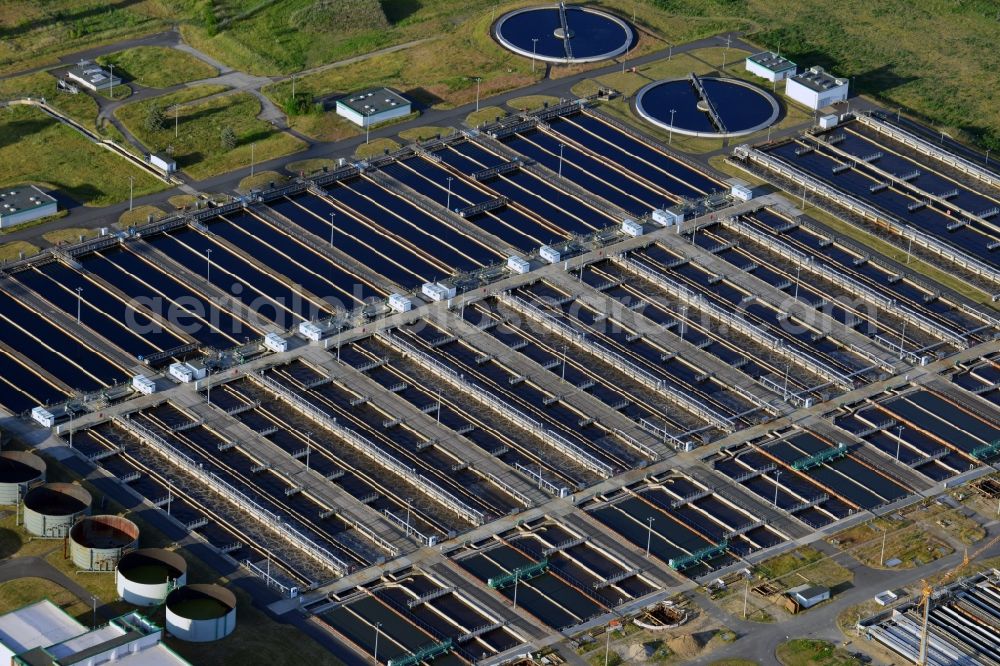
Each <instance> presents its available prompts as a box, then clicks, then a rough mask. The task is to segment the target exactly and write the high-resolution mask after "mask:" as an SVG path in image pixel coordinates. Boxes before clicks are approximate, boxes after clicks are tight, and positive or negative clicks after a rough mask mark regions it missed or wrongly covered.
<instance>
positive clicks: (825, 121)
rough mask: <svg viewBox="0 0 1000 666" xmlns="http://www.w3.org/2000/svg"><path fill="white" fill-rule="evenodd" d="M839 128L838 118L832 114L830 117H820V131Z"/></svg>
mask: <svg viewBox="0 0 1000 666" xmlns="http://www.w3.org/2000/svg"><path fill="white" fill-rule="evenodd" d="M836 126H837V116H836V114H833V113H831V114H830V115H828V116H820V119H819V128H820V129H830V128H832V127H836Z"/></svg>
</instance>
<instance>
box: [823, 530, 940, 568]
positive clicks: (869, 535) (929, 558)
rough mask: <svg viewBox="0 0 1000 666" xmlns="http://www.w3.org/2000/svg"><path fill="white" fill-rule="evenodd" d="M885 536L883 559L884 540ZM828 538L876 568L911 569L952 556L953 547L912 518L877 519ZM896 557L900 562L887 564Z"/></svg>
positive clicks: (832, 542) (862, 561)
mask: <svg viewBox="0 0 1000 666" xmlns="http://www.w3.org/2000/svg"><path fill="white" fill-rule="evenodd" d="M883 536H884V537H885V539H884V541H885V555H884V559H883V552H882V543H883ZM828 541H829V542H830V543H831V544H833V545H835V546H837V547H839V548H841V549H842V550H845V551H847V552H849V553H850V554H851V556H852V557H854V558H855V559H856V560H858V561H859V562H861V563H862V564H865V565H867V566H869V567H873V568H884V569H888V568H896V569H910V568H913V567H917V566H921V565H923V564H927V563H928V562H933V561H934V560H936V559H938V558H940V557H944V556H945V555H950V554H951V553H953V552H954V548H952V547H951V546H949V545H948V544H946V543H945V542H943V541H942V540H940V539H938V538H937V537H935V536H934V535H932V534H931V533H930V532H929V531H928V530H927V529H925V528H924V527H923V526H922V525H921V523H919V522H915V521H913V520H910V519H908V518H907V519H904V520H902V521H900V520H892V519H890V518H876V519H874V520H871V521H869V522H867V523H863V524H861V525H856V526H854V527H852V528H850V529H846V530H844V531H842V532H838V533H837V534H835V535H834V536H832V537H830V538H829V539H828ZM893 558H897V559H899V560H901V563H900V564H898V565H897V566H896V567H888V566H886V564H885V562H888V561H890V560H892V559H893Z"/></svg>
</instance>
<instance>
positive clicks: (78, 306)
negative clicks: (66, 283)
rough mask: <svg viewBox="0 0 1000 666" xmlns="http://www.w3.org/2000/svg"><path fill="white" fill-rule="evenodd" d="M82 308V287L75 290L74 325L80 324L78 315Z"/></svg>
mask: <svg viewBox="0 0 1000 666" xmlns="http://www.w3.org/2000/svg"><path fill="white" fill-rule="evenodd" d="M82 306H83V287H77V288H76V323H78V324H79V323H80V314H81V311H82Z"/></svg>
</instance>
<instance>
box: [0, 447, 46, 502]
mask: <svg viewBox="0 0 1000 666" xmlns="http://www.w3.org/2000/svg"><path fill="white" fill-rule="evenodd" d="M42 483H45V461H44V460H42V459H41V458H39V457H38V456H36V455H35V454H34V453H30V452H28V451H4V452H3V453H0V504H17V503H18V502H20V501H21V498H22V497H24V496H25V494H26V493H27V492H28V491H29V490H31V489H32V488H34V487H35V486H38V485H40V484H42Z"/></svg>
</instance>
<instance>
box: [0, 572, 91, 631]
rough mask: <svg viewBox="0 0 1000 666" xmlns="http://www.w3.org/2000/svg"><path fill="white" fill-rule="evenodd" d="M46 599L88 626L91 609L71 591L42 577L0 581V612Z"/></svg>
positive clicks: (7, 611)
mask: <svg viewBox="0 0 1000 666" xmlns="http://www.w3.org/2000/svg"><path fill="white" fill-rule="evenodd" d="M44 599H48V600H49V601H51V602H52V603H54V604H55V605H56V606H59V607H60V608H62V609H63V610H64V611H66V613H67V614H69V615H70V616H72V617H75V618H76V619H77V620H79V621H80V622H81V623H82V624H84V625H86V626H90V623H91V621H92V615H93V610H92V609H91V607H90V606H88V605H86V604H84V603H83V602H81V601H80V600H79V599H77V598H76V595H74V594H73V593H72V592H70V591H69V590H67V589H66V588H64V587H62V586H61V585H57V584H56V583H53V582H52V581H50V580H46V579H44V578H16V579H14V580H9V581H7V582H6V583H0V613H9V612H10V611H13V610H17V609H18V608H22V607H24V606H27V605H29V604H33V603H36V602H39V601H42V600H44Z"/></svg>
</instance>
